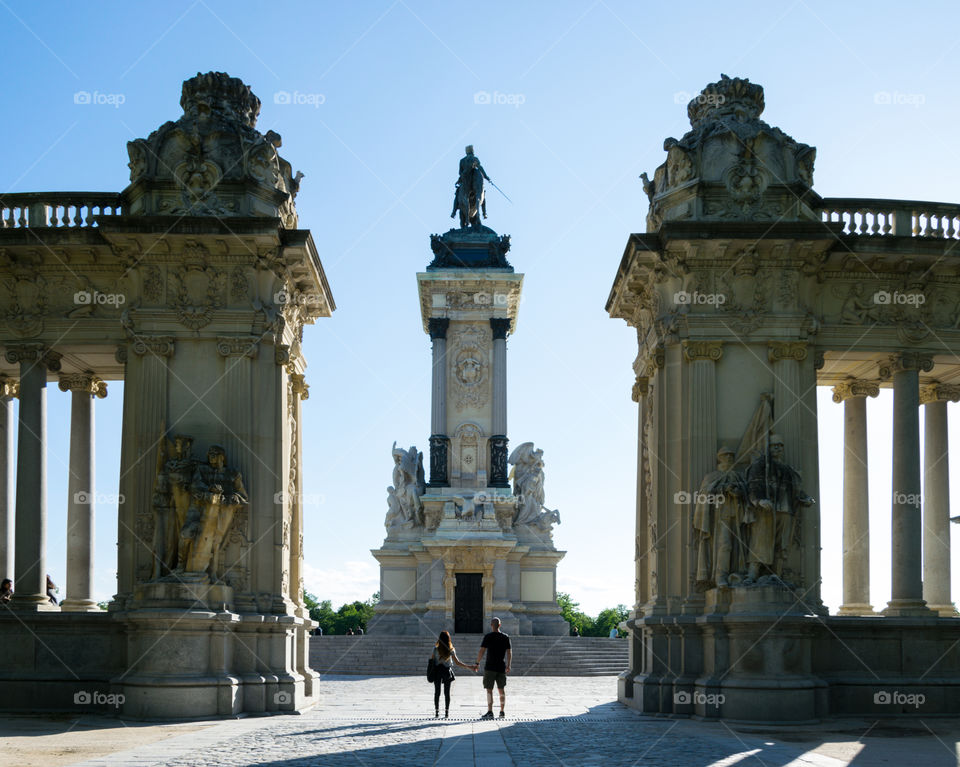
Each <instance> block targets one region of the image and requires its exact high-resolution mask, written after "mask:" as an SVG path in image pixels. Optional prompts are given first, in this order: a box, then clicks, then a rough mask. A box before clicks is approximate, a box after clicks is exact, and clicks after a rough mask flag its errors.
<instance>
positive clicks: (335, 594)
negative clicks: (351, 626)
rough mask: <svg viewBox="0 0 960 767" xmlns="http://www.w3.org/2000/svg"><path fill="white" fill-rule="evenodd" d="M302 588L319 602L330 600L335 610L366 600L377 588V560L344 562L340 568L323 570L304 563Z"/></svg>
mask: <svg viewBox="0 0 960 767" xmlns="http://www.w3.org/2000/svg"><path fill="white" fill-rule="evenodd" d="M303 587H304V589H306V590H307V591H309V592H310V593H311V594H313V595H315V596H316V597H317V599H319V600H320V601H321V602H322V601H323V600H324V599H329V600H330V601H331V602H332V603H333V609H334V610H336V609H337V608H338V607H340V605H342V604H346V603H347V602H354V601H356V600H358V599H359V600H360V601H365V600H367V599H369V598H370V596H371V595H372V594H373V593H374V592H375V591H378V590H379V589H380V568H379V566H378V565H377V563H376V562H372V561H371V562H357V561H347V562H344V563H343V567H339V568H333V569H323V568H319V567H314V566H313V565H311V564H310V563H309V562H306V561H304V563H303Z"/></svg>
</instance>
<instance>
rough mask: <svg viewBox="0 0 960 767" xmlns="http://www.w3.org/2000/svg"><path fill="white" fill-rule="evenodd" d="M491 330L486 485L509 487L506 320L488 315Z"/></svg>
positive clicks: (507, 319) (507, 325) (507, 328)
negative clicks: (491, 397)
mask: <svg viewBox="0 0 960 767" xmlns="http://www.w3.org/2000/svg"><path fill="white" fill-rule="evenodd" d="M490 327H491V328H492V329H493V416H492V421H491V426H490V433H491V437H490V485H491V486H492V487H510V483H509V482H508V481H507V333H509V332H510V319H509V318H506V317H491V318H490Z"/></svg>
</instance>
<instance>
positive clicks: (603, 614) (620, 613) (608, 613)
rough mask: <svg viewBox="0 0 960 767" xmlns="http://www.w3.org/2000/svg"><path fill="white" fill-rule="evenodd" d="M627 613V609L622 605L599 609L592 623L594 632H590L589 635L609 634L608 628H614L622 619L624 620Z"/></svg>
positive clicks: (603, 635) (601, 635)
mask: <svg viewBox="0 0 960 767" xmlns="http://www.w3.org/2000/svg"><path fill="white" fill-rule="evenodd" d="M627 614H628V611H627V608H626V607H625V606H624V605H617V606H616V607H608V608H607V609H606V610H601V611H600V614H599V615H598V616H597V620H596V621H595V622H594V625H593V629H594V633H592V634H590V636H600V637H605V636H609V635H610V629H612V628H616V627H617V626H619V625H620V623H621V622H622V621H625V620H626V619H627ZM618 633H619V632H618Z"/></svg>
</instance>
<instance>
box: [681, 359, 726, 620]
mask: <svg viewBox="0 0 960 767" xmlns="http://www.w3.org/2000/svg"><path fill="white" fill-rule="evenodd" d="M721 357H723V341H694V340H686V341H684V342H683V359H684V361H685V362H687V364H688V365H689V380H688V390H687V395H688V396H687V402H688V405H687V407H688V413H689V416H688V418H689V420H688V422H687V423H688V431H687V435H688V437H689V443H688V444H689V447H688V451H689V452H688V456H687V466H688V472H689V473H688V475H687V477H685V478H684V479H685V480H686V482H687V496H688V497H689V500H687V501H685V502H684V503H683V504H682V507H681V511H682V513H683V520H682V522H681V525H682V528H681V529H682V530H684V531H686V534H687V535H688V536H690V539H688V540H687V541H686V543H687V545H685V546H684V547H683V549H682V551H683V552H684V554H685V555H686V557H687V562H686V572H687V574H688V578H687V584H686V585H685V589H686V590H687V594H686V598H685V600H684V604H685V607H684V612H700V611H701V610H702V606H703V604H704V597H703V592H702V591H700V590H697V589H694V588H693V587H692V585H693V584H694V583H695V581H696V575H697V574H696V569H697V557H696V554H695V552H696V543H697V542H696V541H695V540H693V535H694V532H693V510H694V507H695V506H696V501H695V499H694V497H693V494H694V493H696V492H697V491H698V490H699V488H700V483H701V482H702V481H703V478H704V477H705V476H706V475H707V474H709V473H710V472H712V471H716V469H717V447H718V446H717V370H716V363H717V362H719V361H720V359H721Z"/></svg>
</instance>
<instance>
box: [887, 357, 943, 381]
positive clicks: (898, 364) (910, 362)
mask: <svg viewBox="0 0 960 767" xmlns="http://www.w3.org/2000/svg"><path fill="white" fill-rule="evenodd" d="M905 370H917V371H921V372H923V373H929V372H930V371H931V370H933V356H932V355H930V354H924V353H923V352H912V351H908V352H899V353H897V354H891V355H890V356H889V357H888V358H887V359H886V360H885V361H883V362H881V363H880V364H879V366H878V372H879V374H880V378H881V379H882V380H884V381H887V380H889V379H890V378H892V377H893V374H894V373H900V372H902V371H905Z"/></svg>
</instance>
